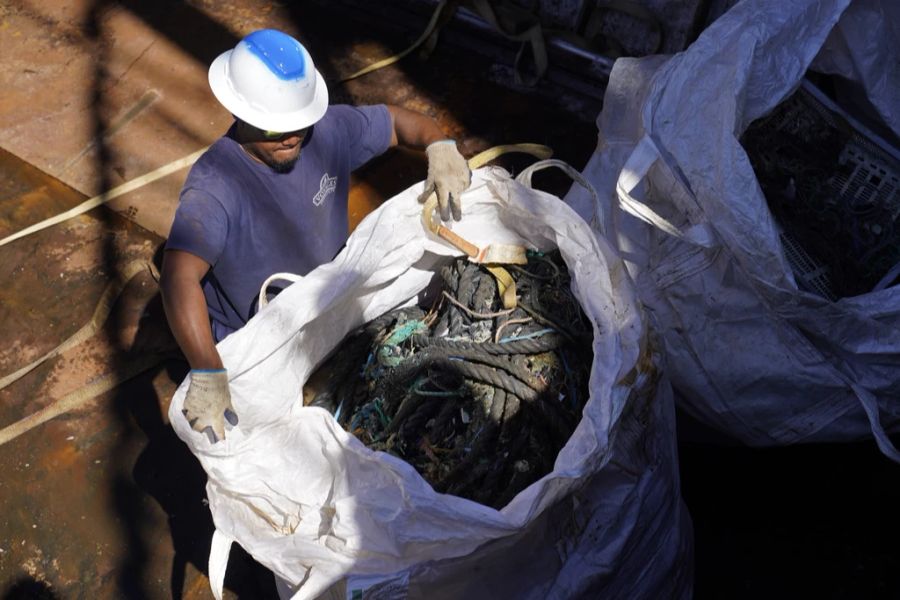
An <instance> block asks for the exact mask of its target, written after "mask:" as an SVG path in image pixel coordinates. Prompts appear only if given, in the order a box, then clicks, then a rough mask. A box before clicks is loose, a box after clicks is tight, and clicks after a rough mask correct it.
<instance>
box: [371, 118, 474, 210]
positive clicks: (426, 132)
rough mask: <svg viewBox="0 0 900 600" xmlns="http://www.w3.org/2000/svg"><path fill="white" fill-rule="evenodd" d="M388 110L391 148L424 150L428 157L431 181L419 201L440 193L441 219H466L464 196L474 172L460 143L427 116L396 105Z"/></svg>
mask: <svg viewBox="0 0 900 600" xmlns="http://www.w3.org/2000/svg"><path fill="white" fill-rule="evenodd" d="M387 109H388V112H389V113H390V114H391V125H392V127H391V129H392V131H391V146H396V145H398V144H399V145H401V146H406V147H408V148H414V149H417V150H421V149H423V148H424V149H425V154H426V156H427V157H428V178H427V179H426V180H425V190H424V191H423V192H422V194H421V195H420V196H419V202H424V201H425V200H427V199H428V197H429V196H430V195H431V194H432V192H433V193H436V194H437V197H438V206H439V207H440V211H441V219H443V220H444V221H449V220H450V214H451V212H452V214H453V218H454V219H455V220H457V221H459V220H460V219H461V218H462V206H461V204H460V196H461V195H462V193H463V192H464V191H466V190H467V189H468V188H469V184H470V183H471V182H472V172H471V171H470V170H469V165H468V163H467V162H466V159H465V158H464V157H463V155H462V154H460V152H459V150H458V149H457V147H456V141H455V140H452V139H450V138H448V137H447V136H446V135H445V134H444V132H443V131H441V128H440V126H439V125H438V124H437V122H436V121H435V120H434V119H432V118H431V117H429V116H427V115H423V114H422V113H418V112H415V111H411V110H407V109H405V108H402V107H400V106H394V105H388V106H387Z"/></svg>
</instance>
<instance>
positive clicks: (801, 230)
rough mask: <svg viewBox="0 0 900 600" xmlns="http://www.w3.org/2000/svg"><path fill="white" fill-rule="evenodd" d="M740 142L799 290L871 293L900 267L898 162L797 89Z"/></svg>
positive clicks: (833, 295) (830, 296) (834, 295)
mask: <svg viewBox="0 0 900 600" xmlns="http://www.w3.org/2000/svg"><path fill="white" fill-rule="evenodd" d="M741 143H742V145H743V146H744V149H745V150H746V151H747V154H748V156H749V158H750V162H751V164H752V166H753V170H754V172H755V173H756V176H757V178H758V180H759V184H760V187H761V188H762V191H763V194H764V195H765V197H766V200H767V203H768V205H769V208H770V210H771V211H772V213H773V215H774V216H775V218H776V220H777V222H778V223H779V225H780V226H781V227H782V229H783V233H782V234H781V240H782V243H783V245H784V248H785V254H786V256H787V259H788V261H789V262H790V263H791V266H792V269H793V271H794V274H795V276H796V279H797V283H798V285H799V286H800V287H801V288H804V289H807V290H808V291H812V292H816V293H818V294H819V295H821V296H824V297H826V298H828V299H831V300H835V299H837V298H842V297H848V296H855V295H858V294H864V293H868V292H870V291H872V289H873V288H874V287H875V286H876V285H877V284H878V283H879V281H880V280H881V278H882V277H884V276H885V275H886V274H887V273H888V272H889V271H890V270H891V269H892V268H893V267H894V266H895V265H896V264H897V263H898V262H900V180H898V177H900V162H898V161H897V160H896V159H895V158H894V157H892V156H891V155H890V154H888V153H887V152H886V151H884V150H883V149H882V148H881V147H879V146H878V145H877V144H875V143H874V142H873V141H872V140H871V139H869V138H868V137H866V136H865V135H863V134H862V133H860V132H859V131H857V130H855V129H854V127H853V126H851V124H850V123H848V122H847V121H846V120H845V119H844V118H843V117H842V116H841V115H840V114H839V113H838V112H836V111H835V110H833V109H832V108H829V107H827V106H826V105H824V104H823V102H822V101H821V100H820V99H817V98H816V96H814V95H813V94H812V93H811V92H809V91H807V90H806V89H804V88H800V89H799V90H798V91H797V92H796V93H794V94H793V95H792V96H790V97H789V98H787V99H786V100H785V101H784V102H782V103H781V104H780V105H779V106H777V107H776V108H775V110H774V111H773V112H772V113H771V114H769V115H768V116H766V117H764V118H762V119H758V120H757V121H755V122H753V123H752V124H751V125H750V127H749V128H748V129H747V131H746V132H745V133H744V135H743V137H742V139H741Z"/></svg>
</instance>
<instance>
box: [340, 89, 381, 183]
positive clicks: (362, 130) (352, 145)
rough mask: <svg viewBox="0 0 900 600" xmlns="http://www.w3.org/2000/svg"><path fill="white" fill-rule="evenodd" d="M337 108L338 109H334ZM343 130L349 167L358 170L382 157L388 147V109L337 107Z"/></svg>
mask: <svg viewBox="0 0 900 600" xmlns="http://www.w3.org/2000/svg"><path fill="white" fill-rule="evenodd" d="M336 108H338V107H336ZM339 118H340V122H341V124H342V126H343V127H342V128H341V129H342V131H343V133H344V135H346V136H347V140H346V141H347V147H348V148H349V149H350V168H351V170H352V169H357V168H359V167H361V166H362V165H364V164H365V163H367V162H369V161H370V160H371V159H373V158H375V157H376V156H379V155H380V154H383V153H384V152H385V151H386V150H387V149H388V148H389V147H390V145H391V132H392V127H391V113H390V112H388V109H387V106H385V105H384V104H377V105H372V106H346V105H342V106H340V107H339Z"/></svg>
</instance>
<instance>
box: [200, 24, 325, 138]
mask: <svg viewBox="0 0 900 600" xmlns="http://www.w3.org/2000/svg"><path fill="white" fill-rule="evenodd" d="M209 86H210V87H211V88H212V91H213V94H215V96H216V98H217V99H218V100H219V102H221V103H222V106H224V107H225V108H227V109H228V110H229V111H231V114H233V115H234V116H236V117H237V118H239V119H241V120H242V121H245V122H247V123H249V124H250V125H253V126H254V127H257V128H259V129H262V130H267V131H280V132H287V131H297V130H298V129H303V128H304V127H308V126H310V125H312V124H313V123H315V122H316V121H318V120H319V119H321V118H322V115H324V114H325V109H327V108H328V88H327V87H326V85H325V80H324V79H322V75H321V74H320V73H319V72H318V71H317V70H316V67H315V65H313V61H312V57H311V56H310V55H309V52H307V51H306V48H304V47H303V45H302V44H301V43H300V42H298V41H297V40H295V39H294V38H292V37H291V36H289V35H287V34H286V33H282V32H280V31H276V30H274V29H260V30H259V31H254V32H253V33H251V34H250V35H248V36H247V37H245V38H244V39H242V40H241V41H240V42H238V45H237V46H235V47H234V50H228V51H227V52H224V53H222V54H221V55H219V56H218V58H216V59H215V60H214V61H213V63H212V65H210V67H209Z"/></svg>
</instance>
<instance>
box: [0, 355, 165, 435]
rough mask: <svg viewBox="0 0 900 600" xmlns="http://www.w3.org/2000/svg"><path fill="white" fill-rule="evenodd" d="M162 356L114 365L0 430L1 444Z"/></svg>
mask: <svg viewBox="0 0 900 600" xmlns="http://www.w3.org/2000/svg"><path fill="white" fill-rule="evenodd" d="M164 358H165V357H164V356H159V355H154V354H148V355H144V356H140V357H137V358H135V359H134V360H132V361H129V362H128V363H126V364H124V365H122V366H121V367H117V368H116V370H115V372H113V373H108V374H106V375H104V376H102V377H100V378H99V379H95V380H94V381H92V382H91V383H89V384H88V385H86V386H84V387H82V388H79V389H77V390H75V391H74V392H72V393H71V394H67V395H65V396H63V397H62V398H60V399H58V400H54V401H53V402H51V403H50V404H48V405H47V406H45V407H44V408H41V409H40V410H37V411H35V412H33V413H31V414H30V415H28V416H27V417H24V418H22V419H20V420H18V421H16V422H15V423H13V424H12V425H8V426H6V427H4V428H3V429H0V446H2V445H3V444H5V443H6V442H9V441H10V440H14V439H15V438H17V437H19V436H20V435H22V434H23V433H27V432H29V431H31V430H32V429H34V428H35V427H37V426H39V425H42V424H43V423H46V422H47V421H49V420H50V419H52V418H54V417H58V416H59V415H62V414H65V413H67V412H69V411H72V410H75V409H77V408H80V407H82V406H84V405H85V404H87V403H88V402H89V401H91V400H92V399H94V398H96V397H97V396H99V395H100V394H103V393H105V392H108V391H109V390H111V389H113V388H115V387H117V386H118V385H119V384H121V383H124V382H125V381H128V380H129V379H131V378H132V377H135V376H137V375H139V374H141V373H143V372H144V371H148V370H150V369H151V368H152V367H154V366H156V365H158V364H159V363H160V362H161V361H162V360H163V359H164Z"/></svg>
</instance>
